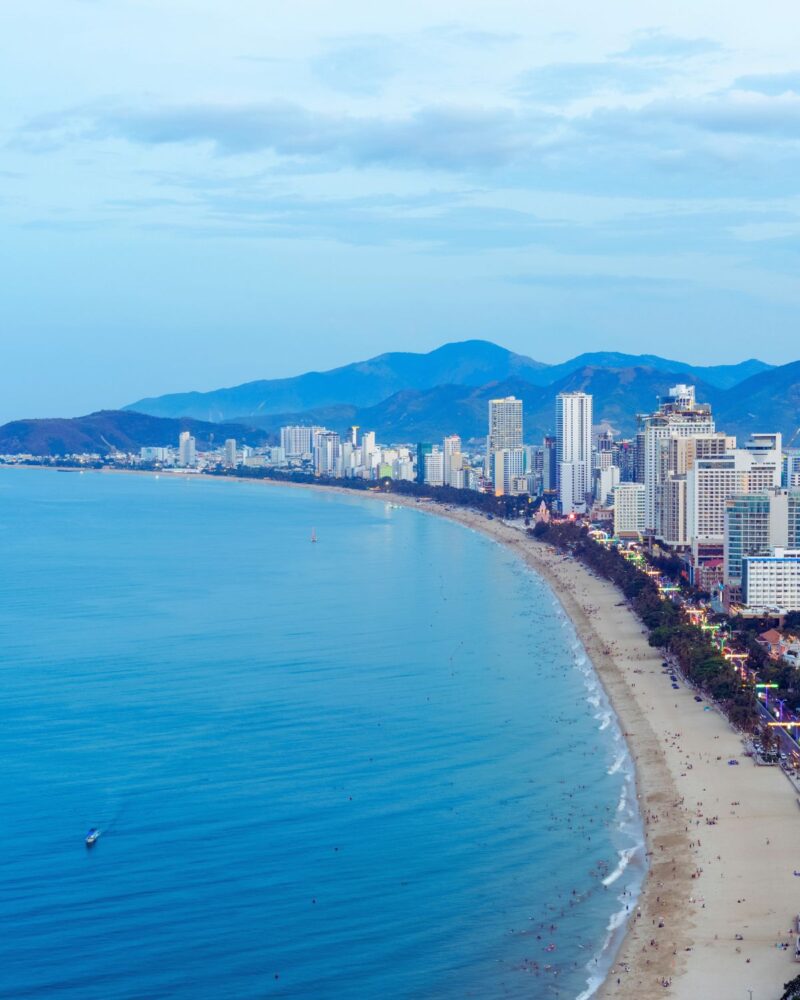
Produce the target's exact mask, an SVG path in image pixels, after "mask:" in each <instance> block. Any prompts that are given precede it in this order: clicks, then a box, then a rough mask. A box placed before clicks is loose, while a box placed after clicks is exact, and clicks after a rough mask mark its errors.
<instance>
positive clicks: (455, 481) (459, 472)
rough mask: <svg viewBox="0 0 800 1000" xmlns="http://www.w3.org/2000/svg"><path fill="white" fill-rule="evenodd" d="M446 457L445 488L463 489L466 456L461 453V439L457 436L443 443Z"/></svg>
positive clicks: (448, 438)
mask: <svg viewBox="0 0 800 1000" xmlns="http://www.w3.org/2000/svg"><path fill="white" fill-rule="evenodd" d="M442 453H443V455H444V484H445V486H455V487H456V489H462V488H463V482H464V474H463V470H464V456H463V454H462V453H461V438H460V437H459V436H458V435H457V434H451V435H450V436H449V437H446V438H445V439H444V442H443V452H442Z"/></svg>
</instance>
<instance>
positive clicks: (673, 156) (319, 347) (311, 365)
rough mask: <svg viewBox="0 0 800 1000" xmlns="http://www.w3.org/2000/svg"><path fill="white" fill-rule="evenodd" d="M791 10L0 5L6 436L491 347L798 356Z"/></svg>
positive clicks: (533, 3) (581, 0) (12, 1)
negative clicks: (14, 425)
mask: <svg viewBox="0 0 800 1000" xmlns="http://www.w3.org/2000/svg"><path fill="white" fill-rule="evenodd" d="M797 28H798V19H797V7H796V0H762V2H761V3H759V4H758V6H757V8H755V7H754V6H753V4H752V3H745V2H744V0H729V2H727V3H724V4H723V3H721V2H717V0H704V2H702V3H697V0H692V2H685V0H673V2H672V3H670V4H664V3H663V2H662V0H659V2H658V3H655V2H651V0H635V2H629V0H616V2H614V3H611V4H598V3H597V0H573V2H572V3H569V4H553V3H543V2H541V0H538V2H537V0H524V2H517V0H493V2H492V3H487V2H486V0H480V2H475V0H458V2H455V0H452V2H451V0H426V2H424V3H422V2H417V0H404V3H403V4H391V5H390V4H376V3H367V2H366V0H358V2H356V0H336V2H332V0H291V2H290V3H286V2H285V0H283V2H280V3H278V2H273V0H228V2H226V3H224V4H223V3H219V0H169V2H168V3H165V2H164V0H37V2H36V3H30V2H29V0H6V2H5V3H3V4H2V5H0V87H2V93H3V94H4V96H5V100H3V102H2V103H0V132H1V133H2V134H1V135H0V348H2V351H1V352H0V422H3V421H5V420H11V419H16V418H22V417H33V416H74V415H77V414H80V413H86V412H90V411H92V410H96V409H100V408H113V407H117V406H122V405H125V404H127V403H130V402H132V401H134V400H136V399H138V398H140V397H142V396H146V395H157V394H160V393H165V392H171V391H184V390H192V389H198V390H204V389H211V388H216V387H219V386H223V385H233V384H238V383H240V382H244V381H249V380H252V379H256V378H272V377H281V376H286V375H293V374H297V373H299V372H302V371H306V370H310V369H326V368H330V367H334V366H336V365H339V364H346V363H348V362H350V361H354V360H361V359H363V358H367V357H371V356H373V355H375V354H379V353H381V352H383V351H389V350H412V351H427V350H431V349H433V348H435V347H437V346H439V345H440V344H442V343H446V342H448V341H453V340H464V339H468V338H484V339H487V340H492V341H494V342H496V343H500V344H502V345H503V346H505V347H508V348H510V349H512V350H515V351H518V352H520V353H523V354H527V355H529V356H531V357H534V358H537V359H539V360H542V361H547V362H556V361H561V360H564V359H566V358H569V357H572V356H574V355H575V354H578V353H580V352H582V351H588V350H618V351H627V352H630V353H656V354H660V355H662V356H665V357H671V358H678V359H682V360H688V361H694V362H696V363H699V364H703V363H711V364H713V363H727V362H732V361H738V360H742V359H745V358H749V357H760V358H762V359H764V360H766V361H769V362H773V363H778V364H780V363H785V362H788V361H792V360H796V359H797V358H798V357H800V348H799V347H798V345H800V337H798V327H799V326H800V324H799V323H798V320H799V319H800V278H798V272H799V271H800V268H799V267H798V265H799V264H800V55H798V51H800V50H798V46H797Z"/></svg>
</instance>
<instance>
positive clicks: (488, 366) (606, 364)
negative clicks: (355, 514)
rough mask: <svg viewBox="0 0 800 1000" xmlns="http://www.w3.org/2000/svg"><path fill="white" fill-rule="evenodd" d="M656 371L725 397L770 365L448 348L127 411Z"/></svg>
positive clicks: (463, 345)
mask: <svg viewBox="0 0 800 1000" xmlns="http://www.w3.org/2000/svg"><path fill="white" fill-rule="evenodd" d="M586 368H590V369H614V370H625V369H628V368H641V369H651V370H653V371H655V372H664V373H668V374H670V375H672V376H673V378H674V377H675V376H678V375H680V376H681V378H682V379H683V380H684V381H686V380H687V379H691V380H692V381H696V382H701V383H703V384H707V385H710V386H713V387H715V388H718V389H727V388H731V387H732V386H735V385H737V384H738V383H740V382H742V381H743V380H744V379H746V378H748V377H750V376H751V375H755V374H757V373H759V372H762V371H765V370H768V369H769V368H770V366H769V365H767V364H765V363H764V362H763V361H757V360H755V359H752V360H750V361H743V362H741V363H740V364H737V365H716V366H712V367H702V366H697V365H690V364H687V363H685V362H681V361H669V360H667V359H665V358H659V357H656V356H655V355H650V354H643V355H633V354H618V353H609V352H598V353H591V354H579V355H578V356H577V357H575V358H572V359H571V360H569V361H565V362H563V363H562V364H558V365H547V364H544V363H543V362H541V361H534V360H533V359H532V358H528V357H525V356H524V355H522V354H515V353H514V352H513V351H508V350H506V349H505V348H504V347H499V346H498V345H497V344H492V343H490V342H489V341H486V340H466V341H462V342H460V343H453V344H445V345H444V346H442V347H439V348H437V349H436V350H435V351H431V352H430V353H428V354H412V353H407V352H404V353H399V352H398V353H392V354H380V355H378V356H377V357H375V358H370V359H369V360H368V361H359V362H356V363H354V364H350V365H345V366H343V367H341V368H334V369H332V370H331V371H327V372H306V373H305V374H304V375H297V376H295V377H294V378H283V379H262V380H259V381H257V382H245V383H244V384H242V385H237V386H233V387H231V388H228V389H214V390H212V391H211V392H184V393H172V394H169V395H166V396H155V397H151V398H147V399H139V400H137V401H136V402H134V403H130V404H129V405H128V406H126V407H124V409H126V410H136V411H138V412H140V413H151V414H153V415H154V416H159V417H178V416H181V417H194V418H195V419H197V420H210V421H221V420H241V419H242V418H243V417H251V416H254V415H259V416H268V415H270V414H285V413H302V412H304V411H306V410H319V409H321V408H325V407H330V406H339V405H347V406H355V407H370V406H374V405H376V404H378V403H382V402H383V401H384V400H386V399H389V397H391V396H393V395H394V394H395V393H398V392H403V391H408V390H416V391H418V392H424V391H427V390H429V389H435V388H437V387H439V386H445V385H459V386H469V387H472V388H479V387H480V386H484V385H487V384H489V383H493V382H506V381H508V380H515V379H520V380H522V381H524V382H526V383H528V384H529V385H531V386H540V387H547V386H555V385H557V384H559V383H560V382H562V381H563V380H564V379H565V378H567V377H568V376H570V375H572V374H574V373H575V372H579V371H581V370H582V369H586Z"/></svg>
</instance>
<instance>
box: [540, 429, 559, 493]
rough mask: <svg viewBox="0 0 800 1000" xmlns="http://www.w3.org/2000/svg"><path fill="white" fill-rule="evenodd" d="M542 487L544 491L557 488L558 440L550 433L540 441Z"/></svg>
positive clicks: (548, 491)
mask: <svg viewBox="0 0 800 1000" xmlns="http://www.w3.org/2000/svg"><path fill="white" fill-rule="evenodd" d="M542 489H543V490H544V491H545V493H555V492H556V490H557V489H558V440H557V439H556V438H555V437H554V436H551V435H548V436H546V437H545V439H544V441H543V442H542Z"/></svg>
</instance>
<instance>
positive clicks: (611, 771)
mask: <svg viewBox="0 0 800 1000" xmlns="http://www.w3.org/2000/svg"><path fill="white" fill-rule="evenodd" d="M627 759H628V755H627V754H626V753H621V754H620V755H619V757H617V759H616V760H615V761H614V763H613V764H612V765H611V767H610V768H609V769H608V770H607V771H606V774H616V773H617V771H619V769H620V768H621V767H622V765H623V764H624V763H625V761H626V760H627Z"/></svg>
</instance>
